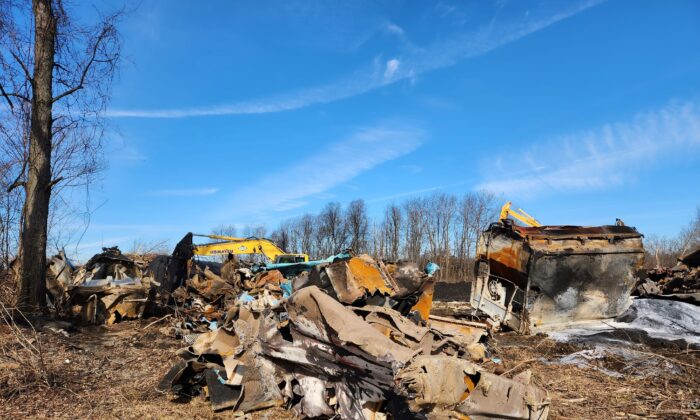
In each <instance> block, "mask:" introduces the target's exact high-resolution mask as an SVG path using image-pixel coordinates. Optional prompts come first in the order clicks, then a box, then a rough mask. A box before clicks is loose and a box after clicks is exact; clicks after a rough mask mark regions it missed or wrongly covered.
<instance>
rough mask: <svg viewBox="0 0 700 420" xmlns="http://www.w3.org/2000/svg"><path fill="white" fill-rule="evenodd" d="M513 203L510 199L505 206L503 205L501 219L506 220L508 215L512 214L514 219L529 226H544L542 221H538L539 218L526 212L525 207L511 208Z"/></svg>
mask: <svg viewBox="0 0 700 420" xmlns="http://www.w3.org/2000/svg"><path fill="white" fill-rule="evenodd" d="M512 204H513V203H511V202H510V201H509V202H507V203H506V204H504V205H503V207H501V215H500V217H499V220H506V219H507V218H508V216H510V217H512V218H513V219H516V220H519V221H521V222H523V223H525V224H526V225H528V226H533V227H539V226H542V223H540V222H538V221H537V219H535V218H534V217H532V216H530V215H529V214H527V213H525V211H524V210H523V209H517V210H513V209H511V208H510V207H511V205H512Z"/></svg>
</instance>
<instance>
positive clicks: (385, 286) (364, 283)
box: [318, 255, 397, 304]
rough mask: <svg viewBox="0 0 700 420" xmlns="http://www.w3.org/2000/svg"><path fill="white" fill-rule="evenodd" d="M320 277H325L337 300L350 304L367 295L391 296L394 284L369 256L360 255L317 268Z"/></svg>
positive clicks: (394, 287) (394, 288) (395, 287)
mask: <svg viewBox="0 0 700 420" xmlns="http://www.w3.org/2000/svg"><path fill="white" fill-rule="evenodd" d="M318 269H319V270H320V271H322V273H321V274H320V276H321V277H322V278H323V276H325V277H327V279H328V281H329V282H330V284H331V286H332V287H333V290H334V291H335V293H336V295H337V297H338V300H339V301H340V302H342V303H346V304H351V303H354V302H356V301H358V300H359V299H361V298H364V297H365V296H367V295H374V294H381V295H391V294H393V293H394V291H395V290H396V289H397V286H396V283H394V281H393V280H392V279H391V277H390V276H389V275H388V274H387V273H386V271H385V270H384V269H383V267H380V266H379V264H377V263H376V262H375V261H374V260H373V259H372V258H371V257H370V256H368V255H360V256H357V257H352V258H350V259H348V260H341V261H336V262H334V263H332V264H328V265H326V266H319V267H318Z"/></svg>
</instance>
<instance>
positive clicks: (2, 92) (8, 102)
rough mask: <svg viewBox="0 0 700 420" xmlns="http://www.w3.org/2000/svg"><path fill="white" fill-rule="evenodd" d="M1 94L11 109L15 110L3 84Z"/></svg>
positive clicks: (0, 88)
mask: <svg viewBox="0 0 700 420" xmlns="http://www.w3.org/2000/svg"><path fill="white" fill-rule="evenodd" d="M0 94H2V96H3V97H4V98H5V100H6V101H7V104H8V105H9V106H10V109H12V110H14V109H15V106H14V105H13V104H12V100H10V97H9V96H8V95H7V92H5V88H4V87H3V86H2V83H0Z"/></svg>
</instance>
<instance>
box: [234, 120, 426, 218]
mask: <svg viewBox="0 0 700 420" xmlns="http://www.w3.org/2000/svg"><path fill="white" fill-rule="evenodd" d="M423 137H424V134H423V132H422V131H421V130H419V129H415V128H406V127H400V128H397V127H395V126H389V125H385V126H377V127H372V128H365V129H361V130H359V131H358V132H356V133H355V134H354V135H352V136H350V137H349V138H346V139H344V140H342V141H338V142H335V143H332V144H331V145H330V146H328V147H327V148H326V149H325V150H323V151H320V152H319V153H317V154H315V155H311V156H309V157H307V158H305V159H304V160H302V161H300V162H298V163H296V164H293V165H291V166H289V167H287V168H285V169H282V170H280V171H278V172H276V173H273V174H271V175H268V176H266V177H264V178H262V179H261V180H260V181H258V182H256V183H254V184H253V185H249V186H247V187H245V188H242V189H240V190H238V191H236V192H235V193H234V195H233V197H232V198H231V203H233V204H235V205H233V206H232V207H231V208H234V209H235V210H236V213H237V216H238V215H240V214H251V213H258V212H264V211H287V210H291V209H294V208H298V207H302V206H304V205H306V204H308V203H309V202H310V201H311V200H312V199H313V198H314V197H317V196H318V195H319V194H322V193H324V192H325V191H328V190H330V189H331V188H334V187H336V186H338V185H341V184H344V183H346V182H347V181H349V180H350V179H352V178H354V177H356V176H358V175H360V174H361V173H363V172H366V171H369V170H370V169H373V168H375V167H377V166H379V165H381V164H382V163H385V162H388V161H391V160H394V159H397V158H399V157H401V156H404V155H406V154H408V153H411V152H412V151H414V150H416V149H417V148H418V147H419V146H420V145H421V143H422V141H423ZM230 216H231V215H230V214H228V215H227V217H230Z"/></svg>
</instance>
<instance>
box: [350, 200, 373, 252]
mask: <svg viewBox="0 0 700 420" xmlns="http://www.w3.org/2000/svg"><path fill="white" fill-rule="evenodd" d="M345 224H346V226H347V229H348V234H349V235H350V248H351V249H352V250H353V251H355V252H358V253H363V252H367V234H368V229H369V219H368V218H367V208H366V206H365V201H364V200H353V201H351V202H350V204H348V208H347V210H346V211H345Z"/></svg>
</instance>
